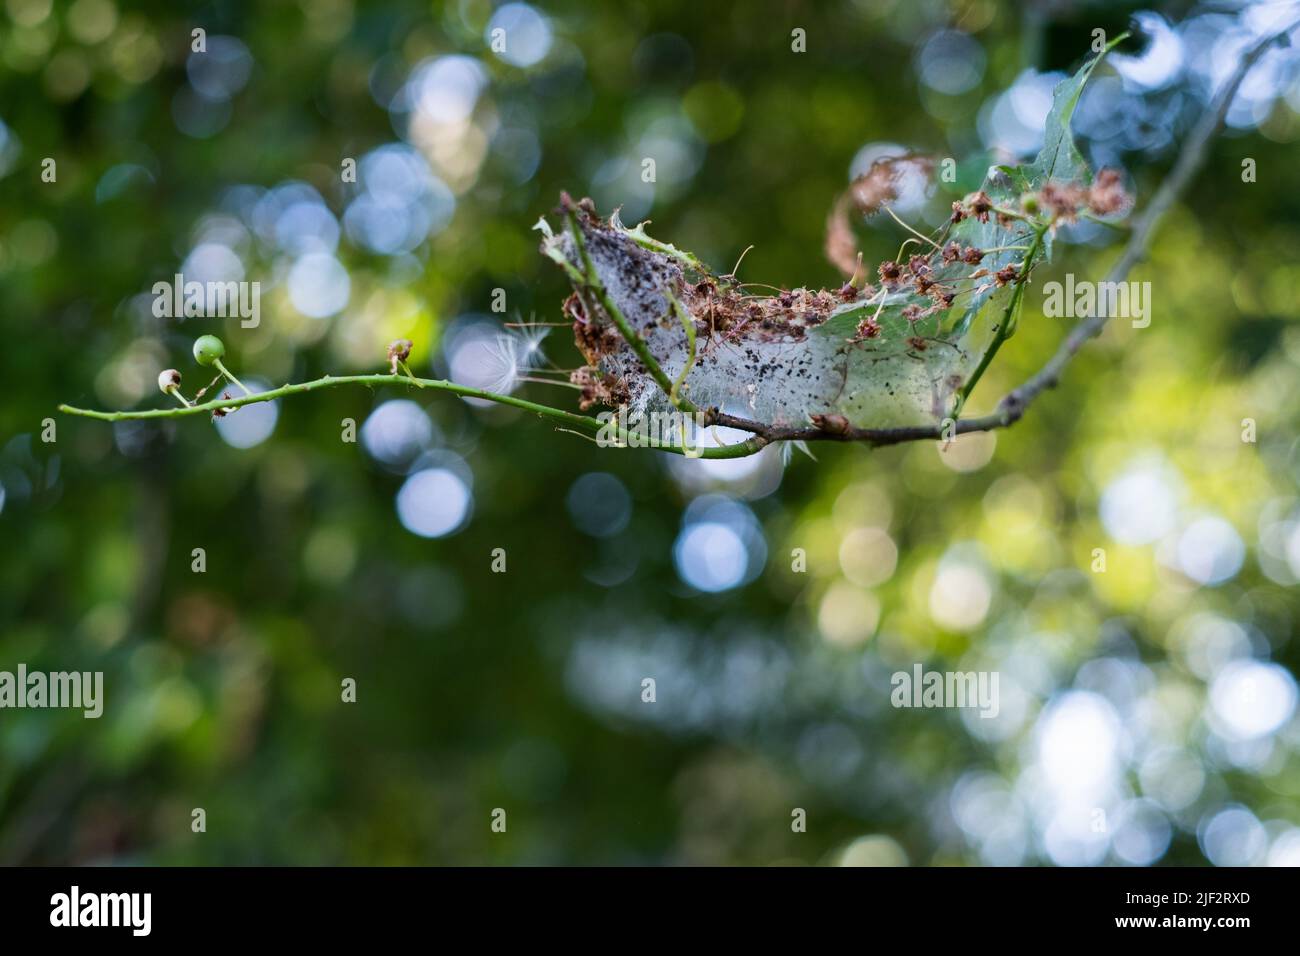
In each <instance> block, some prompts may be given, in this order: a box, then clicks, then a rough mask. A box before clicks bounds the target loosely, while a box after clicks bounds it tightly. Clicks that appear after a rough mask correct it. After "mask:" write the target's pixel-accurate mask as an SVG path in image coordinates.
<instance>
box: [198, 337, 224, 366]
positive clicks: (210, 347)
mask: <svg viewBox="0 0 1300 956" xmlns="http://www.w3.org/2000/svg"><path fill="white" fill-rule="evenodd" d="M225 354H226V347H225V346H224V345H223V344H222V343H221V339H219V338H217V337H216V336H215V335H200V336H199V337H198V338H197V339H195V340H194V361H196V362H198V363H199V364H200V365H212V364H214V363H216V362H218V361H220V359H221V356H223V355H225Z"/></svg>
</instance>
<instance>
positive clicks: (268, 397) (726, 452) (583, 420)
mask: <svg viewBox="0 0 1300 956" xmlns="http://www.w3.org/2000/svg"><path fill="white" fill-rule="evenodd" d="M339 385H371V386H373V385H413V386H415V387H416V388H431V389H434V390H436V391H440V392H450V393H451V394H453V395H460V396H461V397H463V398H481V399H485V400H486V401H489V402H496V403H497V404H498V405H509V406H510V407H512V408H519V409H522V410H524V411H526V412H531V413H532V414H534V415H538V416H540V417H542V418H549V419H551V420H552V421H555V422H559V423H560V424H562V425H565V426H568V427H570V428H573V429H578V430H580V431H581V432H582V433H590V434H593V435H596V434H599V433H600V432H601V431H602V430H603V429H606V428H607V426H606V425H605V424H604V423H602V422H601V421H600V420H599V419H596V418H592V417H590V416H588V415H578V414H576V413H574V412H566V411H563V410H562V409H558V408H552V407H551V406H549V405H540V404H538V403H537V402H530V401H527V400H526V399H522V398H515V397H514V396H513V395H499V394H497V393H496V392H489V391H485V390H484V389H481V388H473V387H471V386H469V385H460V384H457V383H456V382H449V381H446V380H445V379H431V378H416V377H415V376H411V375H399V374H390V373H379V374H374V375H339V376H330V375H326V376H323V377H322V378H318V379H315V380H313V381H310V382H297V383H295V384H292V385H281V386H280V387H279V388H272V389H268V390H267V391H265V392H254V393H252V394H250V395H241V396H239V397H238V398H220V399H214V400H213V401H210V402H203V403H202V404H196V405H184V406H181V405H178V406H176V407H175V408H149V409H143V410H141V411H134V412H101V411H96V410H94V409H90V408H76V407H74V406H72V405H60V406H59V407H58V410H59V411H60V412H62V413H64V414H65V415H79V416H81V417H82V418H94V419H97V420H99V421H104V422H121V421H149V420H155V419H166V418H185V417H187V416H190V415H202V414H205V413H208V412H214V411H218V410H226V411H233V410H234V409H236V408H242V407H243V406H245V405H256V404H258V403H259V402H270V401H274V400H275V399H277V398H285V397H287V396H290V395H301V394H303V393H305V392H313V391H316V390H318V389H322V388H333V387H335V386H339ZM608 430H609V433H610V434H612V435H613V436H614V437H615V438H616V440H617V441H618V442H619V443H620V444H619V445H611V446H610V447H620V446H622V445H624V444H626V445H627V447H648V446H645V445H641V444H636V445H634V444H631V443H630V442H629V441H628V439H629V435H628V432H627V430H625V429H617V428H609V429H608ZM767 443H768V440H767V439H766V438H763V437H762V436H758V435H756V436H754V437H753V438H749V439H746V440H745V441H742V442H738V443H736V444H734V445H722V446H719V447H716V448H696V447H686V446H684V445H667V444H661V445H655V446H651V447H654V448H656V449H657V450H658V451H667V452H672V453H673V454H677V455H687V456H689V457H695V458H743V457H746V456H748V455H752V454H754V453H755V452H757V451H759V450H760V449H761V448H762V447H763V446H764V445H766V444H767Z"/></svg>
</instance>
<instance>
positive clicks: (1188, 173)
mask: <svg viewBox="0 0 1300 956" xmlns="http://www.w3.org/2000/svg"><path fill="white" fill-rule="evenodd" d="M1297 27H1300V20H1296V21H1294V22H1292V23H1291V24H1290V25H1289V26H1287V27H1285V28H1284V29H1282V30H1280V31H1277V32H1275V33H1273V34H1271V35H1269V36H1268V37H1266V38H1265V39H1263V40H1261V41H1259V42H1258V43H1256V44H1255V45H1254V46H1253V47H1251V48H1250V49H1249V50H1247V51H1246V53H1245V54H1244V55H1243V56H1242V58H1241V62H1240V63H1238V64H1237V68H1236V70H1235V71H1233V73H1232V75H1231V76H1230V77H1229V79H1228V82H1227V83H1226V84H1224V87H1223V89H1222V90H1220V92H1219V94H1218V96H1217V97H1216V98H1215V100H1214V103H1213V105H1212V106H1211V107H1210V108H1209V109H1208V110H1206V112H1205V113H1204V114H1203V115H1202V116H1201V118H1200V120H1198V121H1197V124H1196V126H1195V127H1194V128H1193V130H1192V132H1191V133H1190V134H1189V135H1188V137H1187V139H1186V141H1185V142H1184V143H1183V148H1182V151H1181V152H1180V153H1179V156H1178V159H1177V161H1176V162H1175V163H1174V168H1173V169H1172V170H1171V171H1170V173H1169V176H1168V177H1167V178H1166V179H1165V180H1164V182H1163V183H1161V184H1160V188H1159V189H1158V190H1156V194H1155V196H1153V197H1152V199H1151V202H1150V204H1148V205H1147V207H1146V209H1144V210H1143V211H1142V213H1141V214H1140V215H1139V216H1138V217H1137V218H1136V219H1135V220H1134V222H1133V226H1132V230H1131V232H1130V233H1129V238H1128V243H1127V244H1126V245H1125V247H1124V251H1123V252H1122V253H1121V254H1120V257H1119V259H1118V260H1117V261H1116V263H1115V264H1114V265H1113V266H1111V268H1110V271H1109V272H1108V273H1107V274H1106V280H1105V281H1107V282H1122V281H1124V280H1125V279H1126V278H1127V277H1128V274H1129V272H1130V271H1132V269H1133V267H1134V266H1136V265H1137V264H1138V263H1139V262H1141V261H1142V260H1143V259H1145V258H1146V255H1147V247H1148V245H1149V244H1150V241H1151V237H1152V235H1153V234H1154V232H1155V230H1156V227H1157V226H1158V225H1159V224H1160V220H1161V219H1163V218H1164V216H1165V214H1166V213H1167V212H1168V211H1169V209H1170V208H1171V207H1172V206H1173V205H1174V203H1176V202H1177V201H1178V199H1179V198H1180V197H1181V196H1182V194H1183V192H1184V191H1185V190H1186V189H1187V187H1188V185H1190V184H1191V181H1192V179H1193V178H1194V177H1195V175H1196V173H1197V172H1198V171H1199V170H1200V168H1201V166H1202V165H1203V164H1204V162H1205V157H1206V154H1207V152H1208V150H1209V145H1210V142H1211V141H1212V140H1213V139H1214V137H1215V136H1216V135H1217V134H1218V132H1219V129H1220V128H1221V127H1222V126H1223V121H1224V119H1225V118H1226V117H1227V115H1228V110H1229V109H1230V108H1231V106H1232V101H1233V99H1234V98H1235V97H1236V95H1237V90H1238V89H1240V87H1241V84H1242V82H1243V81H1244V80H1245V79H1246V75H1247V74H1248V73H1249V72H1250V70H1251V67H1253V66H1254V65H1255V64H1256V63H1257V62H1258V61H1259V59H1260V58H1261V57H1262V56H1263V55H1264V54H1265V53H1267V52H1268V49H1269V47H1271V46H1272V45H1273V44H1275V43H1277V42H1278V41H1280V40H1282V39H1283V38H1284V37H1286V36H1287V34H1289V33H1290V32H1291V31H1292V30H1294V29H1296V28H1297ZM1109 320H1110V316H1108V315H1096V316H1092V317H1090V318H1088V319H1085V320H1084V321H1082V322H1080V323H1079V324H1078V325H1076V326H1075V327H1074V328H1073V329H1072V330H1071V331H1070V334H1069V335H1068V336H1066V338H1065V341H1064V342H1062V343H1061V345H1060V347H1059V348H1058V349H1057V351H1056V354H1054V355H1053V356H1052V357H1051V359H1049V360H1048V362H1047V363H1046V364H1045V365H1044V366H1043V367H1042V369H1040V370H1039V371H1038V372H1037V373H1036V374H1035V375H1033V376H1032V377H1031V378H1029V379H1028V380H1027V381H1025V382H1024V383H1023V384H1022V385H1020V386H1019V387H1018V388H1015V389H1013V390H1012V391H1010V392H1008V393H1007V394H1006V395H1005V396H1004V397H1003V398H1002V400H1001V401H1000V402H998V406H997V410H996V411H994V412H992V413H991V414H988V415H984V416H982V417H979V418H964V419H960V420H958V421H956V422H948V423H946V425H947V427H945V423H942V422H941V423H938V424H935V425H917V426H909V427H904V428H852V427H850V428H848V429H844V430H839V431H830V430H827V429H821V428H781V427H774V426H770V425H762V424H760V423H758V422H751V421H747V420H745V419H741V418H736V417H734V416H731V415H722V414H718V413H716V412H714V413H713V416H712V418H713V420H714V421H716V422H717V423H718V424H720V425H729V426H731V427H733V428H739V429H742V430H744V431H748V432H752V433H753V434H755V435H761V436H763V437H764V438H767V439H768V440H769V441H860V442H865V443H866V444H869V445H872V446H875V447H880V446H883V445H897V444H899V443H901V442H909V441H923V440H925V439H947V438H950V437H952V436H955V435H962V434H966V433H968V432H982V431H991V430H993V429H996V428H1007V427H1009V426H1011V425H1014V424H1015V423H1016V422H1018V421H1019V420H1020V419H1021V418H1022V417H1023V416H1024V414H1025V410H1026V409H1027V408H1028V407H1029V405H1030V404H1031V403H1032V402H1033V401H1034V399H1036V398H1037V397H1038V396H1039V395H1040V394H1042V393H1043V392H1044V391H1046V390H1047V389H1049V388H1053V387H1055V386H1056V384H1057V382H1059V381H1060V377H1061V374H1062V373H1063V372H1064V370H1065V368H1066V366H1067V365H1069V364H1070V361H1071V360H1072V359H1073V358H1074V356H1075V355H1076V354H1077V353H1078V351H1079V350H1080V349H1081V348H1082V347H1083V346H1084V344H1085V343H1086V342H1087V341H1088V340H1089V339H1093V338H1096V337H1097V336H1098V335H1100V334H1101V332H1102V330H1103V329H1104V328H1105V327H1106V323H1107V322H1108V321H1109Z"/></svg>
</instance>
